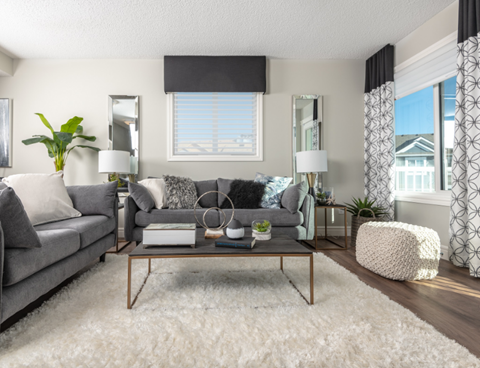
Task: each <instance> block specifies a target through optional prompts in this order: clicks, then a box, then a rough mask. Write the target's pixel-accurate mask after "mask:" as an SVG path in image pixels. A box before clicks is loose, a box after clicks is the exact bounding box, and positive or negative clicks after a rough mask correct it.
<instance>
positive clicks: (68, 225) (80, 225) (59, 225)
mask: <svg viewBox="0 0 480 368" xmlns="http://www.w3.org/2000/svg"><path fill="white" fill-rule="evenodd" d="M115 226H116V225H115V218H110V217H107V216H102V215H95V216H83V217H79V218H75V219H68V220H63V221H57V222H51V223H48V224H43V225H38V226H35V230H37V231H39V230H55V229H72V230H75V231H76V232H78V233H79V234H80V248H85V247H87V246H89V245H90V244H92V243H93V242H95V241H97V240H98V239H100V238H103V237H104V236H105V235H107V234H109V233H111V232H112V231H113V230H115Z"/></svg>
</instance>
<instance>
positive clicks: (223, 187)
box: [217, 178, 233, 207]
mask: <svg viewBox="0 0 480 368" xmlns="http://www.w3.org/2000/svg"><path fill="white" fill-rule="evenodd" d="M232 183H233V179H222V178H218V179H217V187H218V189H217V190H218V191H219V192H222V193H224V194H226V195H228V193H229V192H230V187H231V186H232ZM224 200H225V196H223V195H221V194H220V193H219V194H218V202H217V203H218V207H222V203H223V201H224Z"/></svg>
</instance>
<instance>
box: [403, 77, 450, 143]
mask: <svg viewBox="0 0 480 368" xmlns="http://www.w3.org/2000/svg"><path fill="white" fill-rule="evenodd" d="M455 86H456V77H452V78H450V79H447V80H446V81H445V82H444V100H443V101H444V103H445V106H444V109H445V110H444V111H445V120H446V121H451V120H454V115H455ZM433 114H434V108H433V86H431V87H427V88H425V89H422V90H420V91H418V92H415V93H412V94H410V95H408V96H405V97H402V98H400V99H398V100H397V101H395V134H396V135H403V134H433V132H434V116H433Z"/></svg>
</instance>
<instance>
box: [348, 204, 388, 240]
mask: <svg viewBox="0 0 480 368" xmlns="http://www.w3.org/2000/svg"><path fill="white" fill-rule="evenodd" d="M363 210H369V209H363ZM363 210H360V212H362V211H363ZM369 211H370V212H372V213H373V211H372V210H369ZM360 212H359V213H358V216H352V233H351V238H350V246H351V247H354V246H356V245H357V244H356V242H357V234H358V230H359V229H360V226H362V225H363V224H366V223H367V222H371V221H381V219H380V218H379V217H375V214H373V217H361V216H360Z"/></svg>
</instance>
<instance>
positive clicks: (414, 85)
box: [394, 34, 457, 99]
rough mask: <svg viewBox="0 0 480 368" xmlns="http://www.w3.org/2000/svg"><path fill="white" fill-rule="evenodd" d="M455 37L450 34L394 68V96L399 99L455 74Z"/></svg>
mask: <svg viewBox="0 0 480 368" xmlns="http://www.w3.org/2000/svg"><path fill="white" fill-rule="evenodd" d="M456 68H457V39H456V34H452V35H450V36H448V37H446V38H445V39H443V40H441V41H439V42H438V43H437V44H435V45H432V46H431V47H430V48H429V49H428V50H425V51H424V52H422V53H420V54H418V55H416V56H414V57H412V58H411V59H410V60H407V61H406V62H405V63H403V64H400V65H399V66H397V67H396V68H395V76H394V80H395V98H396V99H399V98H402V97H404V96H406V95H409V94H411V93H414V92H417V91H419V90H421V89H424V88H426V87H429V86H433V85H434V84H437V83H439V82H442V81H444V80H446V79H449V78H451V77H453V76H455V74H456Z"/></svg>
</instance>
